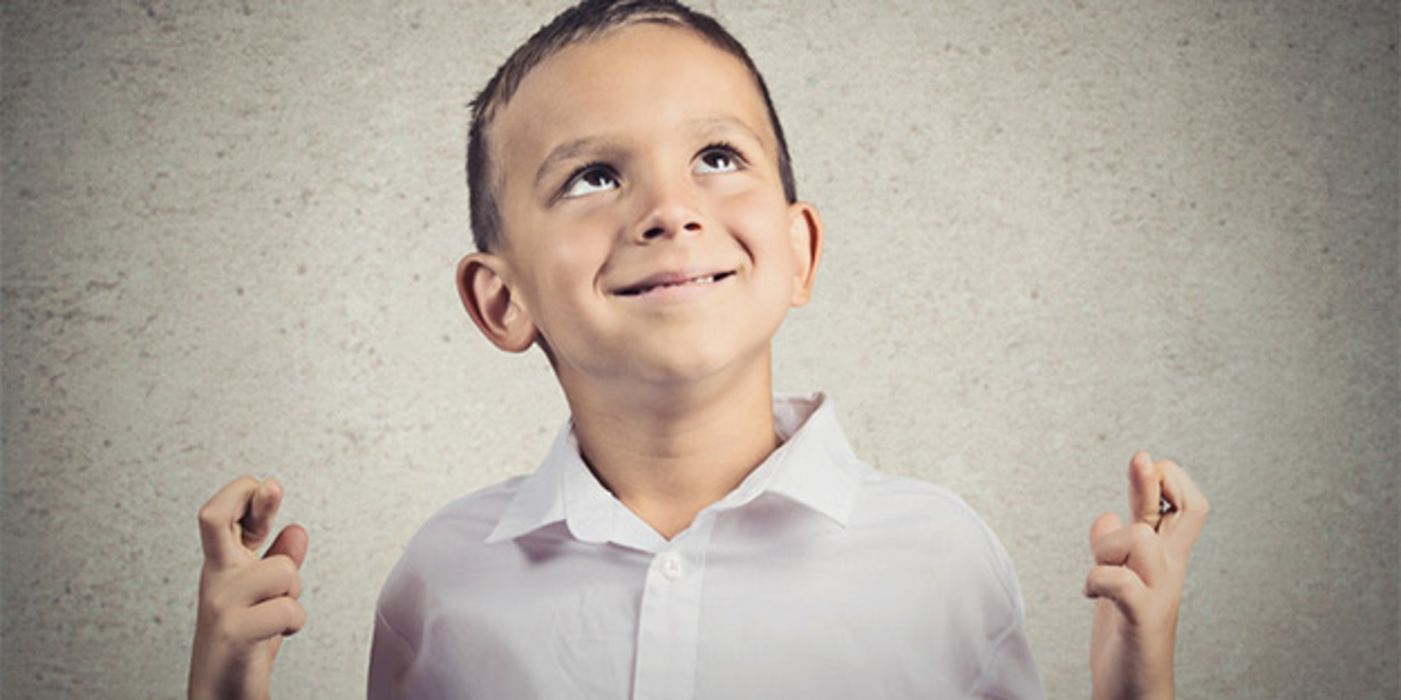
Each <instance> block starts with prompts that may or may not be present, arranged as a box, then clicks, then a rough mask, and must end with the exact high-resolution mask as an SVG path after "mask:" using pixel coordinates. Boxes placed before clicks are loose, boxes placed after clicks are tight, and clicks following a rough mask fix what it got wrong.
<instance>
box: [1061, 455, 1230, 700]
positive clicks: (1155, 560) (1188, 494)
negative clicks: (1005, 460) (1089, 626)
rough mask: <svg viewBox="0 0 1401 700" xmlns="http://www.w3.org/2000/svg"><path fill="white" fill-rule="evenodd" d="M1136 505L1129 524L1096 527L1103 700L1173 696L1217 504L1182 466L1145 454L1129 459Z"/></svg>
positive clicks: (1091, 588)
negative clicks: (1193, 564) (1181, 609)
mask: <svg viewBox="0 0 1401 700" xmlns="http://www.w3.org/2000/svg"><path fill="white" fill-rule="evenodd" d="M1161 500H1166V502H1167V508H1166V511H1165V512H1160V511H1162V508H1160V505H1159V504H1160V502H1161ZM1129 508H1130V513H1131V516H1132V518H1133V522H1132V523H1130V524H1129V525H1127V526H1125V525H1123V523H1122V522H1121V521H1120V520H1119V516H1117V515H1115V514H1113V513H1105V514H1103V515H1101V516H1099V518H1098V519H1096V520H1095V522H1094V525H1092V526H1091V527H1090V548H1091V550H1093V552H1094V557H1095V564H1096V566H1095V567H1094V568H1093V569H1091V570H1090V574H1089V576H1088V577H1087V578H1086V580H1085V590H1084V593H1085V596H1086V597H1089V598H1098V599H1099V600H1098V602H1097V603H1096V604H1095V618H1094V629H1093V631H1092V632H1091V635H1090V679H1091V682H1092V683H1093V686H1094V698H1096V700H1104V699H1107V698H1115V699H1119V698H1134V699H1143V698H1152V699H1155V700H1156V699H1158V698H1172V697H1173V668H1172V666H1173V659H1172V657H1173V649H1174V647H1175V646H1176V642H1177V610H1178V605H1179V603H1180V602H1181V600H1182V580H1183V578H1184V577H1185V576H1186V574H1187V557H1188V556H1189V555H1190V554H1191V551H1192V545H1194V544H1195V543H1196V541H1197V536H1198V535H1200V534H1201V531H1202V525H1203V524H1204V523H1205V522H1206V515H1207V512H1208V511H1209V510H1210V505H1209V504H1208V503H1207V500H1206V497H1205V496H1203V495H1202V492H1201V491H1199V490H1198V489H1197V486H1196V484H1193V483H1192V480H1191V479H1190V478H1189V477H1188V476H1187V472H1185V471H1182V468H1181V467H1178V466H1177V465H1176V464H1174V463H1173V462H1171V461H1170V460H1161V461H1158V462H1154V461H1153V459H1152V457H1150V456H1149V454H1148V453H1147V452H1138V453H1136V454H1134V456H1133V459H1132V460H1130V461H1129Z"/></svg>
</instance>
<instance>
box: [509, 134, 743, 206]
mask: <svg viewBox="0 0 1401 700" xmlns="http://www.w3.org/2000/svg"><path fill="white" fill-rule="evenodd" d="M686 127H687V128H689V130H691V131H693V132H697V133H706V132H713V131H722V130H725V129H729V128H734V129H739V130H740V131H743V132H744V133H745V134H747V135H749V137H750V138H752V139H754V141H755V142H756V143H758V144H759V145H760V146H765V145H767V144H765V143H764V139H763V138H762V137H760V136H759V134H758V133H756V132H755V131H754V129H752V128H750V126H749V125H748V124H745V123H744V122H743V121H740V120H739V119H736V118H734V117H701V118H698V119H692V120H690V121H687V122H686ZM611 145H613V141H612V140H611V139H607V138H604V137H601V136H585V137H582V138H577V139H572V140H569V141H565V142H564V143H562V144H560V145H558V146H555V147H554V148H553V149H551V150H550V153H549V155H547V156H545V160H544V161H543V162H541V163H540V168H539V169H538V170H536V171H535V187H536V188H537V189H538V188H539V187H540V183H541V181H542V180H544V179H545V174H546V173H548V172H549V171H550V170H551V169H552V168H553V167H554V166H555V164H556V163H559V162H560V161H565V160H569V159H571V158H575V157H577V156H579V155H580V154H582V153H588V152H590V151H595V150H603V149H604V148H607V147H609V146H611Z"/></svg>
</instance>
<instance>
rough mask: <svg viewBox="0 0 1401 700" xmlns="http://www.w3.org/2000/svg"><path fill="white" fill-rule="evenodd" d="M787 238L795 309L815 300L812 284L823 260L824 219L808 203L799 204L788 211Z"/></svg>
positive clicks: (795, 204)
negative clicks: (791, 255) (813, 298)
mask: <svg viewBox="0 0 1401 700" xmlns="http://www.w3.org/2000/svg"><path fill="white" fill-rule="evenodd" d="M788 217H789V218H788V238H789V243H791V244H792V246H793V262H794V267H793V298H792V300H791V303H792V305H793V306H802V305H803V304H806V303H807V302H808V299H811V298H812V283H813V280H814V279H815V278H816V276H817V263H818V261H820V260H821V259H822V218H821V217H819V216H818V215H817V209H816V208H815V207H813V206H812V205H811V204H809V203H808V202H796V203H794V204H792V205H789V207H788Z"/></svg>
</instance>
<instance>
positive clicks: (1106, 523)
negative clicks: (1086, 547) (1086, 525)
mask: <svg viewBox="0 0 1401 700" xmlns="http://www.w3.org/2000/svg"><path fill="white" fill-rule="evenodd" d="M1123 526H1124V523H1123V521H1121V520H1119V516H1117V515H1115V514H1113V513H1105V514H1103V515H1101V516H1099V517H1098V518H1095V522H1094V524H1093V525H1090V549H1094V546H1095V543H1096V542H1098V541H1099V538H1101V537H1104V536H1105V535H1107V534H1109V533H1111V532H1114V531H1115V530H1118V529H1119V528H1121V527H1123Z"/></svg>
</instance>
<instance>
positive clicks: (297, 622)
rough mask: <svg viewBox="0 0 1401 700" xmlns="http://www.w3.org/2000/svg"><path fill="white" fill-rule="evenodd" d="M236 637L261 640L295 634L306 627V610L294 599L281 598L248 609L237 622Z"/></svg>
mask: <svg viewBox="0 0 1401 700" xmlns="http://www.w3.org/2000/svg"><path fill="white" fill-rule="evenodd" d="M238 625H239V630H238V636H239V637H240V638H242V639H256V640H263V639H267V638H269V637H274V636H276V635H283V636H286V635H291V634H296V633H297V632H298V631H299V630H301V628H302V627H304V626H305V625H306V608H303V607H302V604H301V602H300V601H298V600H296V599H295V598H288V597H287V596H282V597H279V598H273V599H271V600H266V601H263V602H261V603H259V604H257V605H254V606H253V607H251V608H249V609H248V610H247V611H246V613H245V614H244V615H241V616H240V617H239V620H238Z"/></svg>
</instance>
